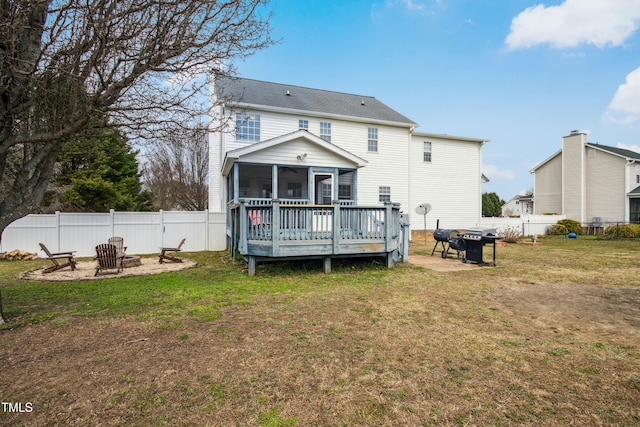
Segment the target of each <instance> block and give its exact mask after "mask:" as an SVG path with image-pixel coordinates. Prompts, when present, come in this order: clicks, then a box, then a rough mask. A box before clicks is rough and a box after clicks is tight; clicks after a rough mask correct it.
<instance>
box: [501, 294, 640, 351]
mask: <svg viewBox="0 0 640 427" xmlns="http://www.w3.org/2000/svg"><path fill="white" fill-rule="evenodd" d="M490 298H492V299H493V300H494V301H495V302H496V303H498V304H500V306H501V309H502V310H505V311H506V312H508V313H509V314H510V315H512V316H517V317H519V318H521V319H523V320H524V321H529V322H531V323H532V326H533V327H542V328H545V329H552V330H554V331H557V332H561V331H570V332H572V333H576V334H578V335H581V336H583V337H585V338H587V339H590V340H591V341H594V342H595V341H599V340H603V339H612V340H615V341H617V342H620V343H625V345H630V346H637V345H639V344H640V288H639V287H632V288H631V287H622V286H621V287H611V286H600V285H591V284H581V285H580V286H576V284H575V283H532V282H516V283H512V284H497V285H496V286H495V287H494V288H493V289H492V291H491V294H490Z"/></svg>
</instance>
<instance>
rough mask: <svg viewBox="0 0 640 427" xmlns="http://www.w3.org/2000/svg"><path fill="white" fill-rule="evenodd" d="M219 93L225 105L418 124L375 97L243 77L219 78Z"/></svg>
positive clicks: (408, 124)
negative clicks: (231, 104)
mask: <svg viewBox="0 0 640 427" xmlns="http://www.w3.org/2000/svg"><path fill="white" fill-rule="evenodd" d="M215 90H216V95H217V97H218V99H220V100H223V101H225V102H232V103H238V104H242V105H245V104H248V105H252V106H263V107H267V108H269V107H270V108H278V109H280V108H282V109H290V110H298V111H305V112H309V113H316V114H320V115H322V114H328V115H339V116H345V117H352V118H357V119H371V120H375V121H384V122H394V123H398V124H403V125H407V126H415V125H416V123H415V122H413V121H412V120H411V119H409V118H407V117H405V116H403V115H402V114H400V113H398V112H397V111H395V110H393V109H392V108H390V107H388V106H387V105H385V104H384V103H382V102H380V101H378V100H377V99H376V98H375V97H372V96H363V95H355V94H350V93H342V92H333V91H328V90H322V89H312V88H307V87H302V86H293V85H286V84H281V83H272V82H265V81H260V80H252V79H245V78H239V77H217V78H216V80H215Z"/></svg>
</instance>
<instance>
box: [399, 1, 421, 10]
mask: <svg viewBox="0 0 640 427" xmlns="http://www.w3.org/2000/svg"><path fill="white" fill-rule="evenodd" d="M400 3H402V4H404V5H405V6H406V8H407V9H409V10H422V9H424V6H423V5H421V4H418V3H415V2H414V1H413V0H400Z"/></svg>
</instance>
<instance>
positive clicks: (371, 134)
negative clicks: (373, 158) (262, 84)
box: [367, 128, 378, 152]
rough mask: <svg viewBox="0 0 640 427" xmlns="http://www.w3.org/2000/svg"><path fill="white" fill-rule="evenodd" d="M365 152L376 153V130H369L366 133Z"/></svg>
mask: <svg viewBox="0 0 640 427" xmlns="http://www.w3.org/2000/svg"><path fill="white" fill-rule="evenodd" d="M367 134H368V143H367V151H372V152H377V151H378V128H369V130H368V132H367Z"/></svg>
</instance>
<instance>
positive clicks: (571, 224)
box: [558, 219, 582, 234]
mask: <svg viewBox="0 0 640 427" xmlns="http://www.w3.org/2000/svg"><path fill="white" fill-rule="evenodd" d="M558 224H562V225H564V226H565V227H566V228H567V233H576V234H582V224H580V223H579V222H578V221H576V220H575V219H561V220H560V221H558Z"/></svg>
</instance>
